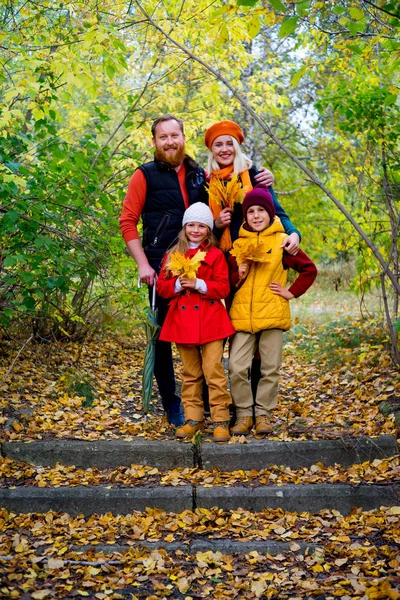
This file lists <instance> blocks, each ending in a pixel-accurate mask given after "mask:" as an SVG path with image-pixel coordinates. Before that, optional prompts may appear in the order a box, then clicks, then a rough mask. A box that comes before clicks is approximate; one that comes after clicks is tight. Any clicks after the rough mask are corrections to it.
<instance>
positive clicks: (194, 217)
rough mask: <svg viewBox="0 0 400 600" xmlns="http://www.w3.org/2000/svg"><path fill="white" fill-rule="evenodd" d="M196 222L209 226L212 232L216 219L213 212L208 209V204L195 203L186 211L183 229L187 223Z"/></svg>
mask: <svg viewBox="0 0 400 600" xmlns="http://www.w3.org/2000/svg"><path fill="white" fill-rule="evenodd" d="M194 222H196V223H202V224H203V225H208V226H209V228H210V229H211V231H212V229H213V227H214V219H213V216H212V212H211V210H210V209H209V208H208V206H207V204H204V202H195V203H194V204H192V205H191V206H189V208H188V209H186V210H185V213H184V215H183V220H182V227H184V226H185V225H186V223H194Z"/></svg>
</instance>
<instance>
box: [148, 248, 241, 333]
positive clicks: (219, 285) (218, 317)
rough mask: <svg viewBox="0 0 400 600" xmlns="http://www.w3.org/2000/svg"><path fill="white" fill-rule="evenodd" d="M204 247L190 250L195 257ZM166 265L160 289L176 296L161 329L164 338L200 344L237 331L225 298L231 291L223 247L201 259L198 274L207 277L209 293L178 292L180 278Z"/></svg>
mask: <svg viewBox="0 0 400 600" xmlns="http://www.w3.org/2000/svg"><path fill="white" fill-rule="evenodd" d="M199 249H200V250H201V249H202V248H201V246H200V248H196V249H195V250H189V252H188V253H187V254H186V256H190V257H191V256H194V254H196V252H197V251H198V250H199ZM165 262H166V259H165V258H164V263H163V267H162V269H161V273H160V275H159V278H158V281H157V292H158V294H159V295H160V296H162V297H163V298H172V300H171V302H170V304H169V309H168V314H167V317H166V319H165V322H164V325H163V327H162V329H161V333H160V338H159V339H160V340H162V341H164V342H175V343H177V344H193V345H200V344H206V343H207V342H213V341H215V340H222V339H224V338H227V337H229V336H230V335H233V334H234V333H235V330H234V328H233V326H232V323H231V322H230V319H229V316H228V313H227V311H226V308H225V306H224V305H223V303H222V302H221V299H223V298H226V297H227V295H228V293H229V277H228V266H227V264H226V260H225V257H224V255H223V253H222V252H221V250H218V249H217V248H210V249H209V250H208V251H207V255H206V256H205V258H204V260H203V261H202V262H201V264H200V267H199V269H198V271H197V277H198V278H199V279H204V281H205V282H206V284H207V293H206V294H201V293H200V292H198V291H196V290H186V291H181V292H179V293H178V294H176V293H175V291H174V286H175V281H176V279H177V277H174V276H173V275H171V273H169V272H167V271H166V270H165Z"/></svg>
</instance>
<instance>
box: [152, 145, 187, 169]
mask: <svg viewBox="0 0 400 600" xmlns="http://www.w3.org/2000/svg"><path fill="white" fill-rule="evenodd" d="M185 156H186V152H185V144H180V145H178V146H177V149H176V150H175V152H174V153H171V152H165V150H164V149H163V148H158V149H156V151H155V152H154V157H155V158H156V159H157V160H160V161H161V162H164V163H167V164H168V165H171V167H174V169H175V167H179V165H181V164H182V163H183V159H184V158H185Z"/></svg>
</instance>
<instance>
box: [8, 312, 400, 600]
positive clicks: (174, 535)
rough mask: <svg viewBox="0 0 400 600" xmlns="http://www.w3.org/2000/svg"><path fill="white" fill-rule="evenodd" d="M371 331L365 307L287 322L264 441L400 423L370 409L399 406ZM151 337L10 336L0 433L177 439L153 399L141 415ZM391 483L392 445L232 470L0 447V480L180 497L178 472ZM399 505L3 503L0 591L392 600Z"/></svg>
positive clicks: (398, 583)
mask: <svg viewBox="0 0 400 600" xmlns="http://www.w3.org/2000/svg"><path fill="white" fill-rule="evenodd" d="M372 329H373V328H371V326H370V324H365V323H364V322H362V321H361V320H360V319H353V320H350V319H348V321H347V323H346V322H343V320H342V321H340V322H337V323H333V324H331V325H330V327H329V328H325V329H322V328H321V327H320V326H318V325H313V324H307V326H305V325H301V326H300V325H297V324H295V326H294V329H293V331H292V334H291V335H290V337H288V339H287V343H286V347H285V358H284V364H283V367H282V376H281V389H280V397H279V406H278V409H277V411H276V414H275V416H274V433H273V435H272V436H271V437H270V439H275V440H280V441H290V440H306V439H308V440H320V439H333V440H337V439H342V438H346V439H349V438H351V437H354V438H357V437H360V436H364V435H367V436H370V437H372V438H373V437H378V436H380V435H382V434H383V433H387V434H391V435H394V436H396V435H397V426H396V425H395V419H394V415H393V414H389V415H384V414H382V413H381V412H380V410H379V407H380V405H381V403H382V402H384V401H386V402H391V403H394V405H396V404H397V402H398V399H399V395H400V392H399V389H400V376H399V373H398V371H396V370H395V369H394V368H393V367H392V366H391V363H390V360H389V356H388V354H387V352H386V350H385V347H384V344H383V342H380V341H379V336H378V334H377V332H376V331H373V330H372ZM144 344H145V342H144V338H143V336H142V335H141V334H140V333H138V334H136V335H135V337H134V338H132V339H131V340H126V339H123V340H121V339H119V338H117V337H111V336H110V337H108V338H105V339H102V340H97V341H96V342H92V343H90V344H85V345H84V346H80V345H78V344H72V343H70V344H57V343H54V344H41V345H39V344H36V345H33V344H29V345H27V346H26V347H25V348H24V350H23V352H21V354H20V355H19V356H17V355H18V350H19V348H18V347H16V345H15V344H14V345H13V344H11V342H6V343H4V342H3V345H2V355H1V372H0V381H2V380H3V379H4V381H3V382H2V385H1V392H2V395H1V400H0V402H1V409H2V412H1V417H0V419H1V425H2V433H1V442H10V441H11V442H12V441H25V442H29V441H30V442H32V441H38V440H43V441H50V440H54V439H61V440H63V439H64V440H70V439H80V440H91V441H94V440H99V439H104V440H108V439H121V440H126V441H129V440H133V439H135V438H137V437H139V436H140V437H141V438H145V439H149V440H152V439H154V440H161V441H164V442H165V443H168V440H172V439H174V431H173V429H172V428H170V427H169V426H168V425H167V423H166V422H165V420H164V418H163V416H162V414H161V411H160V408H159V405H158V404H157V401H155V402H154V404H153V405H152V407H151V412H150V415H149V416H148V418H147V419H146V420H145V419H144V416H143V412H142V408H141V397H140V391H141V390H140V388H141V376H140V375H141V368H142V359H143V350H144ZM78 358H79V361H77V359H78ZM13 361H15V362H13ZM11 364H12V365H13V368H12V369H11V370H10V365H11ZM210 433H211V431H210V430H207V431H206V435H205V440H204V441H205V443H206V444H207V442H209V443H210V444H212V443H213V442H211V439H210ZM253 439H254V438H253V436H250V437H249V438H248V440H247V441H246V440H245V439H244V438H236V439H233V440H232V443H234V444H242V443H246V442H250V443H251V441H252V440H253ZM399 481H400V466H399V457H398V456H392V457H388V458H379V459H374V460H371V461H365V462H363V463H362V464H354V465H352V466H350V467H347V468H345V467H342V466H340V465H338V464H335V465H331V466H325V465H324V464H323V463H322V462H319V460H318V457H317V456H316V459H315V464H313V465H311V466H310V467H303V468H297V469H295V468H290V467H287V466H286V467H285V466H278V465H272V466H270V467H269V468H266V469H263V470H258V471H257V470H252V471H245V470H242V469H239V470H237V471H232V472H224V471H221V470H219V469H215V468H214V469H212V470H210V471H208V470H205V469H201V468H176V469H158V468H155V467H154V466H152V465H143V464H132V465H130V466H125V467H122V466H120V467H115V468H108V469H99V468H95V467H91V468H87V469H83V468H77V467H75V466H67V465H62V464H56V465H54V466H47V467H45V466H38V465H32V464H27V463H24V462H20V461H17V460H11V459H9V458H5V457H4V456H3V457H2V458H0V485H1V486H2V487H6V488H18V487H19V486H37V487H40V488H46V487H52V488H54V487H63V486H78V485H79V486H88V487H89V486H96V485H103V486H106V487H109V488H111V487H116V488H119V487H121V488H124V487H132V486H151V485H156V486H174V488H175V489H176V493H177V494H179V488H180V487H181V486H184V485H186V484H190V485H194V486H196V485H197V486H200V485H201V486H205V487H207V486H209V487H210V488H211V487H215V486H236V485H247V486H249V487H259V486H269V485H286V484H304V485H307V484H311V485H312V484H318V483H328V484H342V483H343V484H350V485H354V486H357V485H359V484H367V485H369V484H378V485H383V486H387V485H391V484H393V483H398V482H399ZM399 510H400V509H399V507H397V506H392V507H384V506H382V507H381V508H379V509H375V510H371V511H368V512H365V511H364V512H363V511H362V510H361V509H354V510H353V511H351V512H350V514H348V515H342V514H341V513H340V512H339V511H337V510H328V509H325V510H322V511H319V512H318V513H316V514H311V513H310V512H285V511H283V510H281V509H274V510H273V509H265V510H263V511H261V512H258V513H251V512H248V511H246V510H244V509H238V510H223V509H221V508H217V507H215V508H212V509H205V508H197V509H196V510H194V511H190V510H186V511H185V512H183V513H181V514H168V513H166V512H165V511H163V510H160V509H154V508H153V509H151V508H149V509H147V510H146V511H145V512H137V511H134V512H132V514H129V515H115V514H111V513H108V514H104V515H96V514H94V515H92V516H89V517H85V516H83V515H78V516H72V515H70V514H67V513H55V512H47V513H43V514H35V513H32V514H25V515H24V514H22V515H18V514H16V513H15V512H12V511H7V510H5V509H2V510H0V573H1V587H0V597H5V598H16V599H21V600H28V599H31V598H32V599H34V600H41V599H46V598H68V599H69V598H71V599H72V598H81V597H82V598H90V599H93V600H94V599H98V600H104V599H107V598H111V599H117V598H129V599H131V600H136V599H139V598H147V599H148V600H149V599H150V600H155V599H167V598H180V599H185V600H195V599H197V598H222V599H224V600H228V599H230V598H234V599H236V598H237V599H239V598H249V599H250V600H252V599H256V598H270V599H278V598H283V599H285V598H287V599H296V600H297V599H298V600H300V599H308V598H319V599H321V600H322V598H323V599H324V600H328V599H329V600H333V599H334V598H336V597H340V598H345V599H346V598H357V599H361V600H369V599H372V598H375V599H382V600H385V599H394V600H396V599H399V598H400V591H399V590H400V579H399V577H398V573H399V570H400V563H399V558H398V557H399V547H400V538H399V530H400V529H399V523H400V512H399ZM265 542H268V543H276V544H277V547H276V550H275V551H274V552H272V551H270V552H268V551H265V550H262V546H260V544H264V543H265ZM235 543H236V544H241V546H235V545H234V544H235ZM218 544H219V545H218ZM229 544H233V546H232V545H231V546H229ZM207 545H208V546H207ZM213 545H214V546H213ZM224 548H227V549H228V550H224ZM240 548H242V550H241V549H240ZM279 548H281V550H279Z"/></svg>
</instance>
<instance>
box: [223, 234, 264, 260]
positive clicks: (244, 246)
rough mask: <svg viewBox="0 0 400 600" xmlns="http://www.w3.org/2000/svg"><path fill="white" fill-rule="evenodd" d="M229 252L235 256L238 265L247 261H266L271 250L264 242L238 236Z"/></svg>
mask: <svg viewBox="0 0 400 600" xmlns="http://www.w3.org/2000/svg"><path fill="white" fill-rule="evenodd" d="M230 253H231V254H232V256H234V257H235V258H236V263H237V264H238V265H243V264H244V263H247V262H249V261H253V262H268V261H269V257H270V254H271V250H268V249H267V248H266V246H265V245H264V244H259V243H258V242H257V240H251V239H248V238H239V239H238V240H236V242H235V243H234V245H233V248H232V250H231V251H230Z"/></svg>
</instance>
